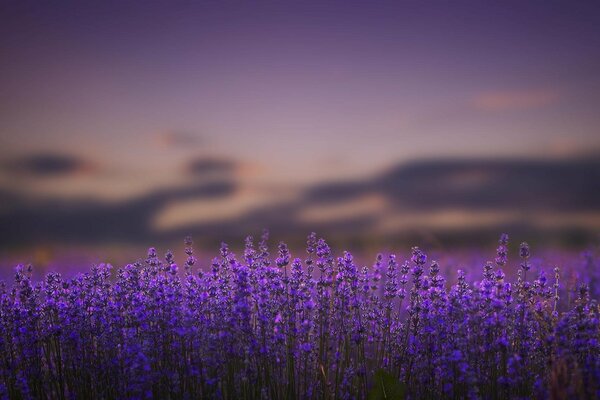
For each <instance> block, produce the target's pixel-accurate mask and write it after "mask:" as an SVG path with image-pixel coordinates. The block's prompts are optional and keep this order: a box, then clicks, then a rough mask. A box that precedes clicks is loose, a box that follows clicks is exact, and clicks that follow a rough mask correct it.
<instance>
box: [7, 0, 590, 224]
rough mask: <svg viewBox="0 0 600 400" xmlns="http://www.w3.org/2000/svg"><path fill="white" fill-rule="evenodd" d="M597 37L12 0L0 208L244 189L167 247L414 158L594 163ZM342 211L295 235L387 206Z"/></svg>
mask: <svg viewBox="0 0 600 400" xmlns="http://www.w3.org/2000/svg"><path fill="white" fill-rule="evenodd" d="M599 27H600V3H598V2H597V1H590V2H585V1H582V2H571V1H564V2H555V1H544V2H542V1H528V2H525V1H515V2H509V1H501V2H495V1H493V2H492V1H485V2H482V1H472V2H464V1H458V2H436V1H415V2H412V1H410V2H408V1H402V2H397V1H393V2H380V1H374V2H354V1H340V2H321V1H317V2H312V1H302V2H285V1H284V2H275V1H274V2H231V1H223V2H221V1H208V2H173V1H168V2H167V1H165V2H157V1H144V2H127V1H98V2H89V1H73V2H70V1H57V2H54V1H52V2H31V1H4V2H2V4H1V5H0V54H1V56H0V87H1V90H0V113H1V118H0V192H2V194H3V196H5V198H6V199H11V198H16V199H18V200H15V204H16V203H19V204H21V203H23V202H24V201H32V202H34V201H41V199H42V200H44V201H52V202H57V203H56V204H63V203H61V202H71V201H94V202H106V203H107V204H117V203H119V202H124V201H128V200H131V199H135V198H139V197H140V196H144V195H146V194H148V193H156V192H161V193H162V192H163V191H164V192H168V191H173V190H180V191H181V190H184V189H185V188H189V187H191V186H193V185H196V184H198V183H199V182H213V183H215V182H217V183H218V182H223V180H224V179H225V180H226V181H227V182H232V184H233V185H235V190H233V192H232V193H231V194H230V195H228V196H226V197H219V196H217V197H212V196H209V198H204V197H202V198H196V197H194V195H192V194H191V195H189V196H187V195H186V196H184V198H183V199H179V198H177V197H173V198H172V199H171V198H170V197H169V199H167V200H166V201H165V202H163V203H161V206H160V207H159V209H158V210H156V213H155V214H154V215H153V217H152V222H151V226H152V227H154V228H156V229H170V228H173V227H177V226H180V225H185V223H186V221H188V222H189V220H188V218H191V219H192V220H193V222H198V223H202V222H207V223H208V222H214V221H217V222H218V221H221V220H234V219H236V218H240V217H241V216H244V215H246V214H247V213H249V212H251V211H252V210H256V209H258V208H260V207H264V206H265V205H269V204H282V203H285V204H287V203H286V202H293V201H297V200H298V199H299V198H301V197H302V196H303V195H304V193H306V191H307V190H309V189H310V188H312V187H314V186H318V185H321V184H326V183H327V182H346V181H350V180H357V179H371V178H372V177H376V176H380V175H381V174H384V173H385V172H386V171H388V170H389V169H390V168H394V167H396V166H398V165H403V164H406V163H411V162H414V161H419V160H424V159H426V160H438V159H447V158H451V159H465V158H466V159H484V160H487V159H507V158H509V159H512V158H517V159H528V160H529V159H543V160H548V159H551V160H559V161H560V160H564V159H579V158H585V159H589V158H592V159H594V158H596V156H597V154H599V153H598V150H599V149H600V28H599ZM469 179H470V178H469ZM597 192H598V190H596V191H592V194H593V195H594V196H596V195H597V194H598V193H597ZM352 201H354V202H355V203H352ZM352 201H349V202H346V203H344V205H343V206H344V207H346V208H344V207H342V205H340V206H339V207H338V206H337V205H336V206H334V207H333V208H334V209H333V210H329V211H328V210H327V209H326V208H325V209H320V210H319V209H316V210H315V209H304V210H300V211H298V218H304V220H306V221H311V218H313V219H315V218H316V219H317V220H320V217H319V215H320V214H319V213H325V214H326V215H331V213H330V212H333V213H334V214H335V212H337V213H341V215H342V216H341V217H340V218H344V215H345V214H344V212H346V213H349V214H350V215H352V214H354V213H355V211H356V210H362V208H365V207H366V208H367V209H381V208H382V207H385V206H384V204H385V202H386V201H387V200H386V199H382V198H381V196H380V194H377V193H375V194H374V193H371V192H368V193H366V194H365V195H364V196H362V195H361V196H358V197H357V198H356V199H353V200H352ZM6 204H9V202H8V200H6V202H5V206H3V208H0V210H2V209H4V211H5V212H6V213H11V212H12V211H11V209H10V206H6ZM52 204H54V203H52ZM65 204H70V203H65ZM361 207H362V208H361ZM344 210H346V211H344ZM23 212H24V213H25V211H23ZM361 212H362V211H361ZM496 217H497V216H496ZM428 218H429V219H431V218H433V217H432V216H431V215H430V216H429V217H428ZM446 218H448V217H447V216H446ZM455 218H458V219H459V220H461V218H462V217H461V216H460V215H459V216H458V217H456V216H455ZM486 218H488V219H489V218H490V215H489V213H488V214H486ZM498 218H500V217H498ZM467 220H468V219H467ZM419 221H420V220H418V219H417V220H416V221H415V223H419ZM388 223H389V221H388ZM599 224H600V223H599Z"/></svg>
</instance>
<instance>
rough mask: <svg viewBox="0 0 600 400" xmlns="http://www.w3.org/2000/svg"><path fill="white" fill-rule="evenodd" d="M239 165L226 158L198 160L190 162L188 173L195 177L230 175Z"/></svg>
mask: <svg viewBox="0 0 600 400" xmlns="http://www.w3.org/2000/svg"><path fill="white" fill-rule="evenodd" d="M237 167H238V165H237V163H236V162H235V161H233V160H229V159H224V158H206V157H202V158H197V159H195V160H192V161H190V162H189V163H188V164H187V166H186V171H187V172H188V173H189V174H191V175H194V176H207V175H214V174H229V173H232V172H233V171H235V170H236V168H237Z"/></svg>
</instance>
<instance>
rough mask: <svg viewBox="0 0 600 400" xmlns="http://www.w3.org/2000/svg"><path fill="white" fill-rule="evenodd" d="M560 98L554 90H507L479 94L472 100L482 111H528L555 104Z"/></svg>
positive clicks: (474, 105)
mask: <svg viewBox="0 0 600 400" xmlns="http://www.w3.org/2000/svg"><path fill="white" fill-rule="evenodd" d="M559 98H560V95H559V93H558V92H556V91H554V90H548V89H542V90H508V91H495V92H486V93H481V94H479V95H477V96H475V97H474V98H473V100H472V105H473V107H475V108H476V109H479V110H483V111H512V110H529V109H535V108H541V107H545V106H548V105H551V104H554V103H556V102H557V101H558V100H559Z"/></svg>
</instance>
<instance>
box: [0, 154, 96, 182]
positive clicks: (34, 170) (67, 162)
mask: <svg viewBox="0 0 600 400" xmlns="http://www.w3.org/2000/svg"><path fill="white" fill-rule="evenodd" d="M91 168H92V165H91V163H90V162H88V161H86V160H83V159H81V158H77V157H75V156H71V155H63V154H54V153H38V154H32V155H28V156H25V157H22V158H19V159H15V160H12V161H9V162H7V163H6V164H5V169H6V170H8V171H9V172H11V173H14V174H18V175H26V176H32V177H42V178H43V177H53V176H66V175H71V174H74V173H78V172H83V171H88V170H90V169H91Z"/></svg>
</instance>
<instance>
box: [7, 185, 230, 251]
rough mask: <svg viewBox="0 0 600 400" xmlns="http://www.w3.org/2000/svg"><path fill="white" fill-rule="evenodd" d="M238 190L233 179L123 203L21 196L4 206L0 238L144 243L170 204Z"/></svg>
mask: <svg viewBox="0 0 600 400" xmlns="http://www.w3.org/2000/svg"><path fill="white" fill-rule="evenodd" d="M235 190H236V186H235V185H234V184H233V183H231V182H229V181H219V182H211V183H207V184H200V185H193V186H189V187H185V188H181V189H175V190H159V191H156V192H152V193H149V194H146V195H144V196H140V197H137V198H134V199H131V200H127V201H123V202H119V203H104V202H97V201H84V200H77V201H68V200H37V201H32V200H31V199H22V201H18V202H16V203H14V204H15V206H14V207H12V208H10V209H8V210H1V209H0V211H1V212H0V226H1V227H2V228H1V229H0V242H2V243H5V244H10V243H13V244H17V243H32V242H34V243H35V242H44V241H59V242H60V241H69V242H72V243H86V242H87V243H96V242H103V241H119V240H121V241H124V242H135V241H142V242H145V241H148V240H149V239H152V238H153V239H156V238H157V235H156V233H155V232H154V231H153V229H152V227H151V221H152V219H153V218H154V216H155V215H156V214H157V212H158V211H159V210H161V209H162V208H163V207H164V206H166V205H167V204H169V203H170V202H176V201H180V200H188V199H208V198H219V197H226V196H229V195H231V194H233V192H234V191H235Z"/></svg>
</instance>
